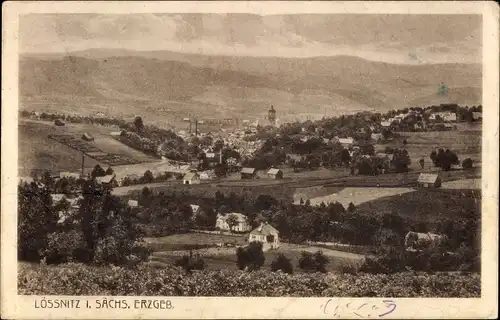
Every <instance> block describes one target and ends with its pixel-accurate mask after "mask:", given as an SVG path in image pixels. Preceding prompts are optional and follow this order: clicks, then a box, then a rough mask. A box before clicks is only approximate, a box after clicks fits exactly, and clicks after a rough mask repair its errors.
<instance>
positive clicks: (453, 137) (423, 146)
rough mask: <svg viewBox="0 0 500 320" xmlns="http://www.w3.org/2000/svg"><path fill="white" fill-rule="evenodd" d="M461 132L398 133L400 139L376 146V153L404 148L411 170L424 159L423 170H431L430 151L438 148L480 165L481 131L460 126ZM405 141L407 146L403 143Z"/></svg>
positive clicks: (463, 125)
mask: <svg viewBox="0 0 500 320" xmlns="http://www.w3.org/2000/svg"><path fill="white" fill-rule="evenodd" d="M459 128H460V129H461V130H454V131H440V132H400V134H401V137H399V138H397V139H394V140H393V141H391V142H390V143H387V144H380V145H377V146H376V149H377V151H378V152H383V151H384V150H385V148H386V147H387V146H389V147H391V148H406V149H407V150H408V153H409V154H410V158H411V161H412V165H411V169H414V170H420V164H419V162H418V161H419V160H420V159H421V158H424V160H425V168H426V169H432V162H431V159H430V158H429V155H430V154H431V152H432V150H437V149H439V148H443V149H445V150H446V149H450V150H451V151H454V152H455V153H456V154H457V155H458V158H459V159H460V161H462V160H464V159H465V158H471V159H472V160H474V164H475V166H479V165H480V163H481V137H482V136H481V131H480V130H479V129H480V127H479V128H478V127H477V125H466V124H460V127H459ZM404 139H406V141H407V144H406V145H404V144H403V141H404Z"/></svg>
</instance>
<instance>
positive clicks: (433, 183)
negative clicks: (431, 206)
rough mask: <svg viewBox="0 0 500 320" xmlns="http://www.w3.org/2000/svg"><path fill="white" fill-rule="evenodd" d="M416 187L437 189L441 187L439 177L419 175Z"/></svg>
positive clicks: (435, 175) (430, 174)
mask: <svg viewBox="0 0 500 320" xmlns="http://www.w3.org/2000/svg"><path fill="white" fill-rule="evenodd" d="M417 187H419V188H439V187H441V177H440V176H439V174H437V173H421V174H420V175H419V176H418V180H417Z"/></svg>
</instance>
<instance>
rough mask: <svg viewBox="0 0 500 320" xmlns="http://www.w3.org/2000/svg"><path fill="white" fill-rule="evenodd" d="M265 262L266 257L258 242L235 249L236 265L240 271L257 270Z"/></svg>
mask: <svg viewBox="0 0 500 320" xmlns="http://www.w3.org/2000/svg"><path fill="white" fill-rule="evenodd" d="M265 261H266V257H265V256H264V252H263V251H262V243H260V242H256V241H254V242H250V244H249V245H248V246H246V247H239V248H238V249H236V264H237V265H238V268H239V269H240V270H247V271H255V270H259V269H260V268H261V267H262V266H263V265H264V262H265Z"/></svg>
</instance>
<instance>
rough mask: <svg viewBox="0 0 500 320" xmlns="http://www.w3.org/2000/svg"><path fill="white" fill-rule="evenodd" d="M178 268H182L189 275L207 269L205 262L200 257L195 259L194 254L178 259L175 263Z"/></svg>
mask: <svg viewBox="0 0 500 320" xmlns="http://www.w3.org/2000/svg"><path fill="white" fill-rule="evenodd" d="M174 265H175V266H176V267H181V268H182V269H184V271H186V272H187V273H191V272H192V271H193V270H203V268H204V267H205V261H203V259H202V258H200V257H193V254H192V252H191V253H190V254H189V256H188V255H184V256H182V257H181V258H179V259H177V260H176V261H175V263H174Z"/></svg>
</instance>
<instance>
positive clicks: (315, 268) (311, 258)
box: [298, 251, 328, 273]
mask: <svg viewBox="0 0 500 320" xmlns="http://www.w3.org/2000/svg"><path fill="white" fill-rule="evenodd" d="M327 264H328V258H327V257H326V256H325V255H324V254H323V252H321V251H316V252H315V253H314V254H312V253H310V252H306V251H303V252H302V254H301V257H300V258H299V263H298V267H299V268H300V269H302V270H304V271H308V272H323V273H324V272H326V265H327Z"/></svg>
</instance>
